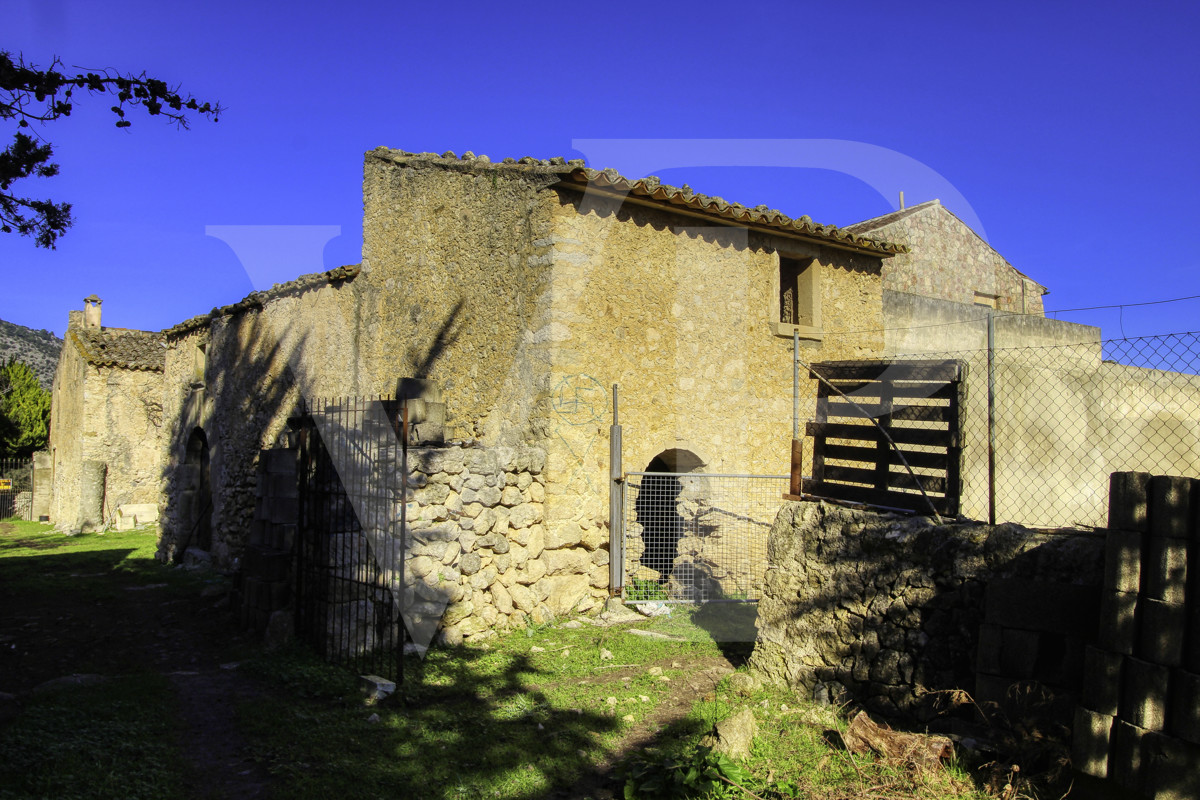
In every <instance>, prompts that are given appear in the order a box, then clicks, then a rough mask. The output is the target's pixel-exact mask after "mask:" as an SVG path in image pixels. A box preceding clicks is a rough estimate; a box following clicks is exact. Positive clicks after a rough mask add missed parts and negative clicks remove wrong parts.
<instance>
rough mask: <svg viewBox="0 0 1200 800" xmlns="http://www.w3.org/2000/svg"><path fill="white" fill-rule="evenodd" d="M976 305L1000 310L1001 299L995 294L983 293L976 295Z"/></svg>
mask: <svg viewBox="0 0 1200 800" xmlns="http://www.w3.org/2000/svg"><path fill="white" fill-rule="evenodd" d="M975 305H977V306H983V307H984V308H999V307H1000V297H999V295H994V294H984V293H983V292H976V293H975Z"/></svg>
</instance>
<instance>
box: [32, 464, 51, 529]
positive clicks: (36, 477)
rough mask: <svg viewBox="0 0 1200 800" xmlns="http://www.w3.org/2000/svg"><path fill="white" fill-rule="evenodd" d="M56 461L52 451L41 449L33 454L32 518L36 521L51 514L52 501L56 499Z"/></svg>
mask: <svg viewBox="0 0 1200 800" xmlns="http://www.w3.org/2000/svg"><path fill="white" fill-rule="evenodd" d="M53 476H54V462H53V461H52V459H51V457H50V453H48V452H47V451H45V450H41V451H39V452H37V453H34V454H33V508H32V510H31V511H30V518H31V519H33V520H34V521H37V520H39V519H41V518H42V517H47V518H49V516H50V501H51V500H53V499H54V486H53V481H54V478H53Z"/></svg>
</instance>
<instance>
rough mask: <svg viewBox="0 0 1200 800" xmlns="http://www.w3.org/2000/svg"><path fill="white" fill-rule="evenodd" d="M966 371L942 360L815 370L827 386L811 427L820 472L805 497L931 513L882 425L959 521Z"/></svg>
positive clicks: (945, 511)
mask: <svg viewBox="0 0 1200 800" xmlns="http://www.w3.org/2000/svg"><path fill="white" fill-rule="evenodd" d="M965 370H966V366H965V365H964V364H963V363H962V362H960V361H941V360H939V361H886V362H885V361H828V362H824V363H818V364H814V365H813V366H812V370H811V371H810V373H809V374H810V376H811V377H813V378H816V377H817V374H818V373H819V374H820V376H821V377H822V378H824V379H825V381H828V384H827V383H825V382H824V381H818V384H817V385H818V389H817V413H816V419H815V420H814V421H813V422H810V423H808V430H807V432H808V435H809V436H810V437H812V439H813V470H812V480H811V481H806V482H805V484H804V492H805V494H808V495H814V496H817V497H827V498H831V499H835V500H849V501H853V502H858V503H868V504H871V505H878V506H887V507H891V508H902V509H907V510H911V511H928V510H929V504H928V503H927V502H926V500H925V498H924V497H922V495H921V491H920V489H919V488H918V487H917V485H916V482H915V481H914V479H913V476H912V475H910V474H909V472H908V470H907V469H905V467H904V463H903V461H901V459H900V456H899V455H897V453H896V448H893V447H892V445H891V444H889V442H888V440H887V438H885V436H884V435H883V433H882V432H881V431H880V427H882V428H884V429H886V430H887V433H888V435H890V436H891V438H892V440H893V441H894V442H895V443H896V446H897V447H898V448H899V449H900V451H901V452H903V454H904V459H905V460H907V461H908V464H909V466H911V467H912V468H913V471H914V472H915V473H916V475H917V480H919V481H920V483H921V487H923V488H924V489H925V492H926V494H927V495H928V496H929V499H930V500H931V501H932V502H933V505H934V507H935V508H936V509H937V511H938V513H939V514H942V515H944V516H955V515H957V514H958V501H959V495H960V492H961V488H962V479H961V462H962V445H961V439H960V435H959V431H960V424H959V422H960V414H961V410H962V407H963V402H962V400H963V398H961V397H960V392H962V391H964V390H965V387H966V382H965V380H964V373H965ZM829 384H832V385H833V386H834V387H836V388H837V390H839V391H840V392H841V393H842V394H844V395H846V396H847V397H848V398H849V399H847V397H843V396H842V394H839V393H838V392H837V391H834V390H832V389H831V388H830V386H829ZM851 401H853V402H851ZM856 404H857V407H856ZM867 417H871V418H873V419H874V421H875V422H877V423H878V426H876V425H875V424H873V423H872V421H871V419H868V418H867Z"/></svg>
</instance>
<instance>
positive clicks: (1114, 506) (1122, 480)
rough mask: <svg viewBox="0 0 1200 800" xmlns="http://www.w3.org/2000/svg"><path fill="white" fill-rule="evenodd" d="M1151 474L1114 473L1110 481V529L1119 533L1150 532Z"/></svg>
mask: <svg viewBox="0 0 1200 800" xmlns="http://www.w3.org/2000/svg"><path fill="white" fill-rule="evenodd" d="M1150 477H1151V476H1150V473H1149V472H1114V473H1113V474H1112V475H1111V476H1109V480H1108V527H1109V528H1110V529H1112V530H1119V531H1139V532H1141V533H1146V532H1148V531H1149V530H1150V522H1149V514H1148V513H1147V506H1148V499H1149V498H1148V494H1149V489H1150Z"/></svg>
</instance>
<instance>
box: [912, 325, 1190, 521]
mask: <svg viewBox="0 0 1200 800" xmlns="http://www.w3.org/2000/svg"><path fill="white" fill-rule="evenodd" d="M906 355H910V356H911V357H912V358H920V359H930V358H946V359H956V360H959V361H961V362H962V363H963V364H965V366H966V374H965V380H966V384H967V386H966V392H965V399H964V402H963V407H962V415H961V429H960V430H961V442H962V447H963V452H962V499H961V506H960V509H961V513H962V514H963V515H965V516H967V517H970V518H973V519H980V520H987V519H989V517H994V519H995V520H996V521H997V522H1019V523H1022V524H1025V525H1031V526H1040V527H1067V526H1077V525H1084V526H1097V527H1103V526H1104V525H1105V524H1106V516H1107V507H1108V478H1109V475H1110V474H1111V473H1113V472H1119V471H1139V472H1152V473H1154V474H1158V475H1183V476H1188V477H1195V478H1200V333H1180V334H1172V335H1168V336H1150V337H1142V338H1134V339H1115V340H1106V341H1103V342H1101V341H1095V342H1089V343H1081V344H1069V345H1049V346H1032V347H994V348H993V349H992V350H990V351H989V350H970V351H962V352H938V353H931V352H928V351H920V352H913V353H911V354H897V356H895V357H897V358H903V357H905V356H906ZM989 449H990V451H991V455H990V457H989Z"/></svg>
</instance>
